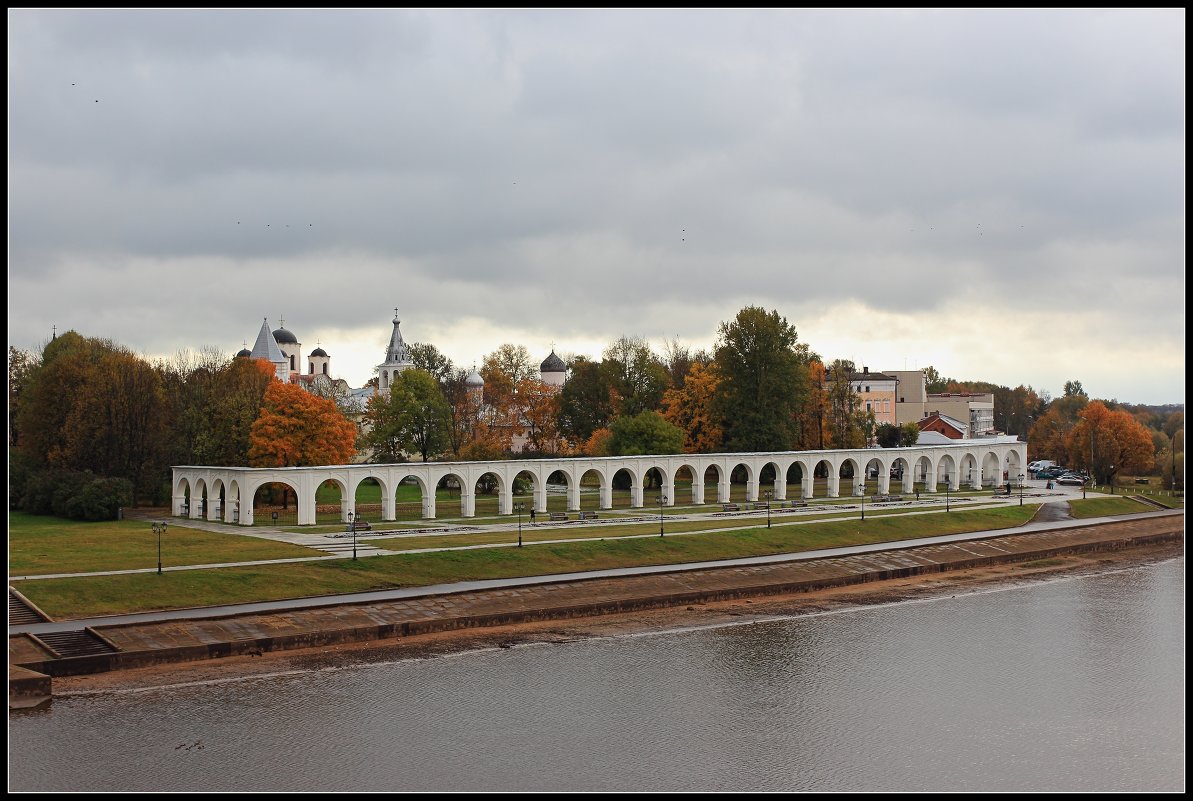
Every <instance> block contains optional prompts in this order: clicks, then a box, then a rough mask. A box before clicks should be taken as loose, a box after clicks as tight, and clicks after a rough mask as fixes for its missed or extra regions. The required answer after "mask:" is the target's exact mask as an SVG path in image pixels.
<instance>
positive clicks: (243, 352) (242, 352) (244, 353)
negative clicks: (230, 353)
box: [236, 348, 253, 358]
mask: <svg viewBox="0 0 1193 801" xmlns="http://www.w3.org/2000/svg"><path fill="white" fill-rule="evenodd" d="M252 355H253V352H252V351H251V350H249V349H248V348H241V349H240V352H239V353H237V354H236V357H237V358H240V357H241V356H252Z"/></svg>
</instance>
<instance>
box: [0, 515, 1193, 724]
mask: <svg viewBox="0 0 1193 801" xmlns="http://www.w3.org/2000/svg"><path fill="white" fill-rule="evenodd" d="M1183 536H1184V514H1183V512H1182V511H1170V512H1152V513H1145V514H1141V515H1132V516H1131V517H1128V518H1100V519H1094V520H1086V521H1055V522H1036V523H1031V524H1028V525H1026V526H1020V527H1017V528H1014V529H1004V530H1001V531H997V532H974V533H970V534H965V535H951V536H948V537H941V538H932V539H931V540H919V541H917V540H909V541H904V542H900V543H880V544H874V545H868V546H857V547H852V548H847V549H829V550H824V551H815V552H806V553H800V554H779V555H774V556H770V557H756V558H749V559H739V560H726V561H725V562H721V563H704V564H689V565H660V566H655V567H649V568H627V569H619V570H608V571H598V572H594V573H588V574H567V575H557V576H538V577H530V578H522V579H503V580H493V581H485V582H466V583H459V584H453V585H439V586H432V587H418V588H400V589H396V590H386V591H379V592H373V593H357V594H353V595H344V596H336V597H333V598H318V599H309V598H308V599H292V600H289V601H277V602H270V603H264V604H245V605H240V606H236V607H223V608H216V609H213V608H206V609H198V610H177V611H171V612H160V613H146V614H142V615H130V616H125V617H123V618H104V619H94V620H86V621H83V620H76V621H62V622H60V623H34V624H25V625H22V626H13V627H10V638H9V663H10V670H11V669H12V667H13V666H20V667H22V668H24V669H27V670H30V671H35V672H36V673H39V674H44V675H59V676H64V675H78V674H84V673H92V672H102V671H107V670H119V669H124V668H133V667H141V666H146V665H160V664H167V663H171V662H186V661H198V660H207V659H213V658H221V657H227V656H235V655H247V654H262V653H265V652H270V651H282V650H289V649H297V648H310V647H320V646H327V645H333V644H339V643H351V642H366V641H368V642H374V641H379V640H386V639H392V638H400V637H409V636H414V635H418V634H424V633H431V632H437V631H450V630H454V629H462V628H473V627H483V626H494V625H504V624H510V623H519V622H528V621H537V620H549V619H565V618H572V617H580V616H588V615H600V614H608V613H615V612H625V611H633V610H639V609H648V608H658V607H664V606H675V605H680V604H689V603H698V602H707V601H714V600H725V599H731V598H742V597H750V596H760V595H773V594H780V593H797V592H807V591H811V590H814V589H821V588H826V587H833V586H843V585H851V584H863V583H867V582H873V581H881V580H884V579H891V578H900V577H907V576H915V575H925V574H930V573H940V572H945V571H950V570H961V569H966V568H971V567H978V566H983V565H992V564H1000V563H1007V562H1015V561H1020V562H1022V561H1031V560H1040V559H1046V558H1049V557H1053V556H1056V555H1058V554H1064V553H1081V552H1093V551H1099V550H1117V549H1122V548H1131V547H1136V546H1140V545H1148V544H1155V543H1161V542H1179V541H1182V540H1183ZM55 637H58V638H60V639H59V642H62V643H64V645H62V647H61V648H56V647H54V645H53V644H52V641H53V638H55ZM72 648H73V649H74V650H73V651H72ZM15 679H16V675H15V671H14V675H13V676H12V677H10V703H11V702H12V697H13V690H14V680H15ZM30 682H34V683H35V680H34V679H30ZM27 686H29V687H33V686H34V684H33V683H30V684H28V685H27ZM38 686H40V687H42V688H43V689H44V688H45V683H42V684H40V685H38ZM18 689H19V688H18ZM31 692H34V694H36V692H37V691H31Z"/></svg>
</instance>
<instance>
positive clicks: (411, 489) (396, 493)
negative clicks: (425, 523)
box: [390, 472, 435, 520]
mask: <svg viewBox="0 0 1193 801" xmlns="http://www.w3.org/2000/svg"><path fill="white" fill-rule="evenodd" d="M390 475H391V476H394V477H397V478H396V479H395V481H394V488H393V496H392V497H393V501H394V520H423V519H426V518H434V517H435V489H434V487H433V486H431V487H428V486H427V480H426V479H425V478H423V476H421V475H419V474H418V473H405V474H402V473H398V472H393V473H390Z"/></svg>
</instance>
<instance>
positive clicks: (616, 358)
mask: <svg viewBox="0 0 1193 801" xmlns="http://www.w3.org/2000/svg"><path fill="white" fill-rule="evenodd" d="M600 374H601V377H602V378H603V379H604V382H605V385H606V386H607V387H608V388H609V392H610V398H611V400H612V403H613V411H614V414H615V415H617V416H621V417H626V416H629V417H633V416H634V415H636V414H638V413H639V412H643V411H646V410H648V409H651V410H655V409H658V408H659V406H660V404H661V403H662V401H663V393H664V392H666V391H667V388H668V387H669V386H670V384H671V379H670V376H669V375H668V373H667V368H666V367H664V366H663V364H662V362H660V361H659V359H658V357H656V356H655V355H654V353H652V352H651V350H650V345H649V344H647V342H646V340H645V339H642V338H640V337H626V336H623V337H619V338H618V339H617V340H616V341H615V342H613V343H611V344H610V345H609V346H608V347H607V348H605V352H604V359H603V361H602V362H601V366H600Z"/></svg>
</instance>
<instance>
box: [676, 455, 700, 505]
mask: <svg viewBox="0 0 1193 801" xmlns="http://www.w3.org/2000/svg"><path fill="white" fill-rule="evenodd" d="M671 480H672V483H673V484H674V485H675V502H676V504H679V503H680V502H681V501H682V500H689V501H690V502H691V503H693V504H701V503H704V488H703V487H700V488H699V489H700V492H699V493H697V491H696V490H697V488H696V487H695V486H694V484H695V481H696V470H695V468H693V467H691V466H690V465H686V464H685V465H683V466H682V467H680V468H678V469H677V470H676V471H675V475H674V477H672V479H671Z"/></svg>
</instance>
